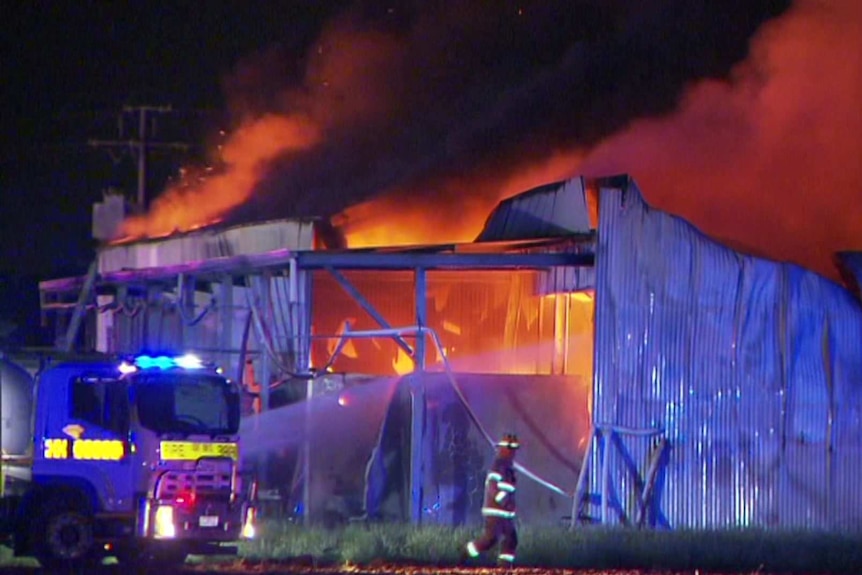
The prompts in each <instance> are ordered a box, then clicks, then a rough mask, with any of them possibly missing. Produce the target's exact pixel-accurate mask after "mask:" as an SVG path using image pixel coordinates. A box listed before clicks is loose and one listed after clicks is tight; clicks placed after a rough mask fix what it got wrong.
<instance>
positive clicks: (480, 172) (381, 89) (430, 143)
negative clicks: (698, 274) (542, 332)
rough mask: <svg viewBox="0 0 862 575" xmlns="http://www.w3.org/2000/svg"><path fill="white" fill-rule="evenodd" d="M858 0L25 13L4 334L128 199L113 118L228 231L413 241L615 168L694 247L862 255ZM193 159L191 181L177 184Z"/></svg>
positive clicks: (5, 196)
mask: <svg viewBox="0 0 862 575" xmlns="http://www.w3.org/2000/svg"><path fill="white" fill-rule="evenodd" d="M858 4H859V3H858V2H854V1H853V0H831V1H823V2H817V1H814V0H796V2H791V1H790V0H786V1H779V0H773V1H767V0H723V1H716V0H568V1H559V2H557V1H542V2H529V1H522V2H508V1H500V2H463V1H454V0H452V1H447V0H439V1H433V0H432V1H421V2H420V1H417V2H324V1H314V2H309V1H294V2H288V1H280V2H266V3H263V2H209V3H202V2H201V3H192V2H186V3H163V4H161V5H157V4H155V3H153V4H148V5H146V6H147V8H144V7H143V6H144V3H136V4H134V5H130V6H126V5H120V4H109V3H92V4H90V5H88V6H87V7H86V8H85V7H80V6H83V5H80V6H79V5H78V4H77V3H74V4H73V3H55V2H30V3H20V5H19V6H18V7H17V8H16V9H15V10H7V11H5V12H6V13H5V20H6V21H5V22H4V24H3V25H4V26H5V31H4V32H5V33H4V34H3V63H2V74H3V79H4V87H3V97H4V99H5V100H6V101H5V103H4V106H3V114H2V116H0V117H2V123H3V139H2V142H3V154H2V160H0V161H2V168H0V178H2V179H0V186H2V194H0V202H2V203H0V214H2V218H3V222H2V226H0V252H2V257H0V276H2V280H0V281H2V285H0V295H2V297H3V305H2V307H0V316H2V317H6V318H7V319H9V320H11V321H13V322H15V323H17V324H20V325H25V326H27V327H24V328H22V329H21V330H19V337H18V340H19V341H26V342H28V343H33V342H34V341H35V340H36V339H38V337H40V334H39V333H38V330H36V329H35V327H33V323H34V322H35V321H37V316H36V314H35V313H34V311H33V310H34V304H35V303H36V301H37V295H38V294H37V291H36V286H35V281H37V280H40V279H48V278H52V277H60V276H66V275H73V274H79V273H83V271H84V270H85V269H86V266H87V264H88V263H89V260H90V259H91V258H92V256H93V247H94V242H93V241H92V240H91V239H90V235H89V234H90V225H91V219H90V218H91V210H92V204H93V202H95V201H97V200H98V199H99V198H100V197H101V195H102V193H103V191H104V190H105V189H107V188H108V187H116V188H120V189H122V190H123V191H125V192H126V193H128V194H129V195H130V196H133V195H134V192H135V171H134V163H133V161H132V159H131V158H130V157H129V155H128V154H120V155H115V156H114V157H112V155H111V154H109V153H108V151H107V150H106V149H97V148H93V147H91V146H88V145H87V142H88V141H89V140H92V139H101V140H108V139H114V138H117V136H118V125H117V115H118V112H119V111H120V109H121V108H122V107H123V106H134V105H171V106H172V108H173V112H172V113H170V114H165V115H160V116H159V118H158V123H157V124H156V126H155V128H157V132H156V138H157V139H158V140H162V141H171V142H184V143H186V144H188V145H189V149H188V150H186V151H178V150H174V151H157V152H154V153H153V154H152V156H151V159H150V162H151V172H150V179H149V182H148V184H149V188H150V197H151V198H156V197H157V196H159V195H162V196H170V194H171V193H172V192H164V193H162V192H163V190H165V189H166V188H173V189H174V190H175V191H176V190H184V191H183V192H182V195H184V196H185V197H187V198H191V199H192V200H193V202H192V203H195V202H194V201H195V200H196V201H197V204H201V203H208V204H211V205H219V206H221V208H220V212H221V213H220V214H218V215H219V216H220V217H221V218H222V219H223V220H224V221H250V220H258V219H262V218H269V217H273V215H278V216H282V217H288V216H290V215H309V214H313V215H326V216H333V215H336V214H342V215H344V214H346V215H347V221H348V225H347V227H346V230H345V233H347V234H348V236H349V235H350V229H349V228H350V217H354V218H355V217H357V213H358V214H359V215H360V217H361V216H362V215H363V214H364V216H365V217H367V212H361V210H360V211H358V212H357V211H356V209H355V205H356V204H357V203H361V202H368V201H371V204H370V205H372V206H384V207H385V206H390V207H391V206H392V205H397V206H404V207H403V209H402V211H403V212H404V213H407V212H411V210H412V211H416V212H417V213H422V214H427V216H428V220H429V221H430V223H431V224H434V223H435V221H434V217H433V214H437V215H438V216H439V217H440V218H441V219H442V218H446V219H447V220H452V219H453V214H457V213H459V211H463V210H465V209H466V208H465V206H472V205H475V206H479V207H481V209H482V210H485V209H486V207H488V206H493V204H494V203H495V202H496V201H498V200H499V199H501V197H502V196H505V195H507V194H510V193H514V192H516V191H520V190H519V189H518V188H519V187H521V186H524V185H528V184H529V185H535V184H539V183H544V181H547V178H552V179H555V178H559V177H566V176H568V175H574V174H576V173H588V174H591V175H598V174H602V173H616V172H619V171H625V172H629V173H632V175H633V176H634V177H635V179H636V180H637V181H638V183H639V184H640V186H641V188H642V189H643V190H644V193H645V195H646V196H647V199H648V201H651V202H654V203H655V204H656V205H658V206H659V207H661V208H662V209H668V210H671V211H677V212H678V213H681V214H682V215H685V216H686V217H689V218H690V219H691V220H692V221H694V222H695V223H696V224H697V225H699V226H700V227H701V228H702V229H704V230H705V231H707V232H708V233H710V234H712V235H713V236H716V237H721V238H722V239H726V240H727V241H728V242H730V243H732V244H733V245H736V246H740V247H744V248H746V249H750V251H754V252H756V253H763V254H765V255H769V256H771V257H776V258H778V259H789V260H791V261H797V262H798V263H803V264H805V265H808V266H809V267H812V268H814V269H817V270H818V271H821V272H823V273H825V274H827V275H829V273H830V270H829V267H828V254H829V253H831V251H834V249H836V248H838V247H839V246H843V247H847V246H848V245H851V244H854V242H857V240H862V235H860V231H859V230H858V229H857V228H862V226H859V225H858V222H859V221H860V219H859V218H860V217H862V211H860V208H859V207H856V205H862V204H860V202H859V199H862V198H860V196H862V194H860V191H859V190H860V185H859V183H858V182H859V180H858V177H857V176H859V175H862V174H860V173H859V172H860V167H859V164H860V162H859V160H858V158H859V151H860V148H862V146H860V145H859V144H860V134H862V120H860V113H862V112H860V110H862V107H860V106H859V104H858V102H860V101H862V81H860V78H862V76H860V74H862V72H860V70H862V61H860V60H862V45H860V43H859V40H858V39H857V38H859V37H860V36H862V10H860V8H859V6H858ZM73 6H74V7H73ZM127 120H128V122H129V123H128V124H127V125H126V130H127V132H126V136H127V137H128V136H131V135H134V133H135V132H134V131H133V130H132V128H133V127H134V124H132V123H131V122H132V120H131V117H127ZM219 130H224V131H225V133H224V135H220V133H219ZM217 144H222V145H223V146H224V148H223V150H226V151H227V153H226V154H225V155H224V156H223V157H222V158H221V163H219V162H214V161H213V151H214V150H215V149H216V148H215V146H216V145H217ZM822 158H825V159H823V160H822ZM821 160H822V161H821ZM214 163H215V164H216V166H217V167H218V169H221V170H224V175H223V176H221V177H215V178H212V179H211V180H210V182H209V183H208V184H205V185H203V186H202V187H200V186H199V187H194V186H193V187H192V188H191V189H189V188H188V186H185V184H184V183H183V182H182V181H181V180H178V179H177V173H178V170H179V168H180V167H184V166H185V167H191V171H192V172H196V170H197V169H198V168H203V167H204V166H207V165H212V164H214ZM250 166H251V167H250ZM195 167H197V168H195ZM251 168H253V170H252V169H251ZM249 174H253V177H251V178H250V179H249V177H248V176H249ZM239 176H242V177H241V178H240V177H239ZM237 181H242V182H243V185H242V186H240V187H242V188H243V189H242V190H241V193H238V192H236V189H238V185H237V184H236V182H237ZM184 186H185V187H184ZM225 189H229V190H230V192H229V193H227V192H225V191H224V190H225ZM225 194H227V196H230V195H231V194H234V196H233V197H227V196H226V195H225ZM830 194H832V195H831V196H830ZM202 196H206V197H208V200H207V202H201V201H200V198H201V197H202ZM833 196H834V199H833ZM854 198H855V204H856V205H854V202H853V199H854ZM848 199H849V200H850V201H848ZM162 203H164V200H162ZM173 203H176V202H173ZM784 204H786V205H787V206H789V207H788V208H787V209H784V208H782V205H784ZM848 205H849V206H850V208H847V206H848ZM159 206H160V202H159V201H158V200H156V202H155V206H154V208H155V211H154V212H153V213H154V214H157V213H158V211H159V209H160V207H159ZM441 206H445V209H443V208H441ZM377 211H378V212H379V210H377ZM206 216H207V215H204V217H206ZM857 216H858V217H857ZM151 219H153V220H154V219H155V217H154V216H153V217H151ZM455 219H457V217H455ZM162 220H163V221H164V217H162ZM824 221H830V222H831V225H830V226H825V225H823V222H824ZM853 222H855V224H854V223H853ZM823 228H829V231H828V233H821V230H822V229H823ZM141 229H147V228H146V225H143V224H142V225H141V226H139V228H138V230H139V231H140V230H141ZM766 236H768V237H766ZM449 239H450V238H449V237H441V238H440V240H441V241H446V240H449ZM855 247H862V241H859V242H858V243H856V244H855ZM0 335H2V334H0Z"/></svg>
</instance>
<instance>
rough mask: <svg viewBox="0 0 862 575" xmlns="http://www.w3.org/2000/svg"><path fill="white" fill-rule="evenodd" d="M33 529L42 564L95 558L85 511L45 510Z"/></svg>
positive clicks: (47, 565) (89, 519)
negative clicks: (37, 534)
mask: <svg viewBox="0 0 862 575" xmlns="http://www.w3.org/2000/svg"><path fill="white" fill-rule="evenodd" d="M37 530H38V531H37V532H38V533H39V535H40V536H38V539H37V541H39V544H38V547H39V553H38V559H39V562H40V563H41V564H42V566H43V567H55V566H62V565H80V564H83V563H88V562H93V561H95V553H94V550H95V544H94V540H93V521H92V519H91V518H90V517H89V516H88V515H86V514H84V513H81V512H80V511H76V510H73V509H54V510H47V513H45V514H44V516H43V517H42V520H41V521H40V522H39V527H38V528H37Z"/></svg>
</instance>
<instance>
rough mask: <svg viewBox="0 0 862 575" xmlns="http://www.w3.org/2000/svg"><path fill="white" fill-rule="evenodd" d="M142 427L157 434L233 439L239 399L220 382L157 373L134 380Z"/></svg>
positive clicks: (198, 376)
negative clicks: (230, 436)
mask: <svg viewBox="0 0 862 575" xmlns="http://www.w3.org/2000/svg"><path fill="white" fill-rule="evenodd" d="M134 388H135V398H136V400H135V403H136V404H137V408H138V418H139V419H140V422H141V425H143V426H144V427H146V428H147V429H150V430H152V431H155V432H156V433H160V434H174V433H176V434H182V435H233V434H235V433H237V432H238V431H239V418H240V399H239V394H238V393H237V390H236V389H235V388H234V387H233V386H231V385H230V384H229V383H228V382H227V381H225V380H224V379H223V378H220V377H215V376H208V375H202V374H189V373H175V374H171V373H160V374H147V375H139V376H138V377H137V378H136V379H135V387H134Z"/></svg>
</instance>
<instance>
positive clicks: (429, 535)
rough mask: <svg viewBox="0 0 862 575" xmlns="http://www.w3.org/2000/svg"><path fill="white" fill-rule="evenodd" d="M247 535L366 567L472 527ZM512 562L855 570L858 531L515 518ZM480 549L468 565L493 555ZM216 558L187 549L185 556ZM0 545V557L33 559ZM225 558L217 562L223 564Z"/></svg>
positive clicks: (272, 555)
mask: <svg viewBox="0 0 862 575" xmlns="http://www.w3.org/2000/svg"><path fill="white" fill-rule="evenodd" d="M261 527H262V529H261V533H260V535H259V537H258V538H257V539H255V540H254V541H249V542H245V543H242V544H241V546H240V558H239V561H237V560H236V559H229V560H227V563H228V564H231V563H233V564H234V565H236V566H237V567H241V566H242V564H245V565H246V566H248V564H249V563H251V564H255V563H263V564H266V563H281V562H284V563H290V564H302V565H304V566H320V567H324V566H347V565H350V566H368V567H374V566H379V565H380V564H388V563H411V564H421V565H430V566H437V567H451V566H455V565H457V564H458V561H459V559H460V553H461V550H462V549H463V547H464V544H465V543H466V542H467V541H468V540H470V539H471V538H473V537H476V536H477V535H478V534H479V528H478V527H471V528H463V527H462V528H450V527H439V526H427V527H412V526H410V525H400V524H351V525H349V526H346V527H340V528H335V529H327V528H324V527H303V526H301V525H297V524H295V523H288V522H278V521H269V522H266V523H264V524H263V525H262V526H261ZM518 536H519V539H520V545H519V546H518V558H517V561H516V565H517V566H520V567H545V568H569V569H584V570H608V569H644V570H653V571H677V572H679V571H688V572H694V571H696V570H700V571H701V572H713V573H721V572H725V573H753V572H760V573H800V574H802V573H804V574H806V575H811V574H832V573H862V533H844V534H841V533H825V532H811V531H766V530H755V529H751V530H726V531H651V530H634V529H624V528H615V529H609V528H600V527H585V528H579V529H576V530H574V531H568V530H567V529H564V528H562V527H560V528H552V527H546V528H539V527H523V528H520V529H519V530H518ZM495 559H496V556H495V554H494V553H489V554H487V555H486V556H485V557H483V558H482V559H481V560H478V561H474V562H471V564H472V565H476V566H488V565H493V564H494V563H495ZM213 561H218V562H219V563H224V562H225V559H224V558H222V559H220V560H219V559H217V558H212V559H210V558H206V559H205V558H193V559H192V562H193V563H197V564H200V563H204V564H207V563H211V562H213ZM35 565H36V562H35V561H34V560H32V559H21V558H15V557H12V553H11V550H10V549H8V548H6V547H0V566H2V567H12V566H18V567H34V566H35ZM227 566H228V565H225V567H227Z"/></svg>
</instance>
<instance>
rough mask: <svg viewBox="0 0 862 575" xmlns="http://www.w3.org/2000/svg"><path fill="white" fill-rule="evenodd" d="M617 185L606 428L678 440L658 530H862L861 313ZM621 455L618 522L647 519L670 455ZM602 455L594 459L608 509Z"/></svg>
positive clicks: (612, 208) (612, 192) (595, 485)
mask: <svg viewBox="0 0 862 575" xmlns="http://www.w3.org/2000/svg"><path fill="white" fill-rule="evenodd" d="M605 184H606V186H607V187H602V188H601V190H600V211H599V221H600V223H599V232H598V246H597V256H596V258H597V262H596V342H595V348H596V356H595V378H594V392H593V394H594V397H595V405H594V423H595V426H596V427H597V428H599V427H601V426H603V425H615V426H625V427H629V428H634V429H645V428H656V429H662V430H664V433H665V434H666V436H667V439H668V440H669V445H670V447H671V449H670V451H669V457H668V459H667V465H666V467H664V470H663V473H660V474H659V480H658V482H657V484H656V486H657V487H656V489H657V491H658V499H657V506H656V508H655V509H654V511H655V514H654V516H653V518H652V523H653V524H655V525H665V526H670V527H672V528H685V527H689V528H716V527H730V526H734V527H735V526H761V527H770V528H790V527H800V528H858V527H862V487H860V486H859V483H858V481H857V478H858V475H859V474H860V473H862V441H860V439H862V417H860V416H862V354H860V353H859V352H860V345H862V310H860V305H859V303H858V301H856V300H855V299H854V298H853V296H852V294H850V293H849V292H848V291H847V290H845V289H844V288H842V287H841V286H839V285H837V284H835V283H833V282H831V281H829V280H826V279H824V278H822V277H820V276H818V275H816V274H814V273H812V272H808V271H806V270H803V269H801V268H799V267H796V266H794V265H789V264H779V263H775V262H770V261H765V260H761V259H757V258H753V257H748V256H743V255H740V254H738V253H736V252H734V251H732V250H730V249H727V248H724V247H722V246H720V245H719V244H717V243H715V242H712V241H711V240H709V239H708V238H706V237H705V236H703V235H702V234H700V233H699V232H698V231H697V230H696V229H695V228H693V227H692V226H691V225H689V224H688V223H686V222H685V221H683V220H681V219H679V218H676V217H674V216H671V215H669V214H665V213H662V212H660V211H657V210H654V209H651V208H650V207H649V206H647V205H646V203H645V202H644V200H643V198H642V196H641V194H640V191H639V190H638V188H637V186H636V184H635V183H634V182H633V181H631V180H613V181H612V180H607V181H606V182H605ZM617 439H618V440H615V441H617V442H616V443H615V444H614V447H613V448H609V449H608V453H609V454H610V457H609V459H608V471H609V473H608V476H609V478H610V479H609V482H608V485H609V487H610V490H609V491H608V493H609V494H610V496H609V497H607V499H606V500H607V501H608V505H609V507H610V508H611V509H612V512H611V513H609V515H610V517H609V519H610V520H611V521H612V522H614V521H621V519H620V518H621V517H623V516H624V517H626V518H628V519H629V520H631V519H632V518H633V517H634V516H635V515H636V514H637V505H636V500H637V496H638V494H639V493H640V490H641V489H642V488H643V485H642V484H641V483H640V481H642V480H643V476H644V474H645V469H646V466H647V462H648V461H649V459H650V456H651V452H652V450H654V449H655V448H656V442H655V441H654V439H655V438H654V437H652V438H651V437H647V436H637V435H633V434H630V433H628V434H626V433H624V434H622V435H618V436H617ZM609 445H610V444H609ZM602 447H603V442H602V441H600V440H599V441H596V442H594V443H593V446H592V451H591V458H590V472H589V475H588V483H589V485H588V489H587V492H588V494H592V497H591V498H590V499H589V500H590V501H592V502H593V503H595V502H596V501H597V499H596V494H597V493H598V492H599V491H600V486H601V477H602V476H601V463H602V461H601V457H600V456H599V453H600V450H601V448H602ZM591 515H592V516H595V508H593V511H592V513H591Z"/></svg>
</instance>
